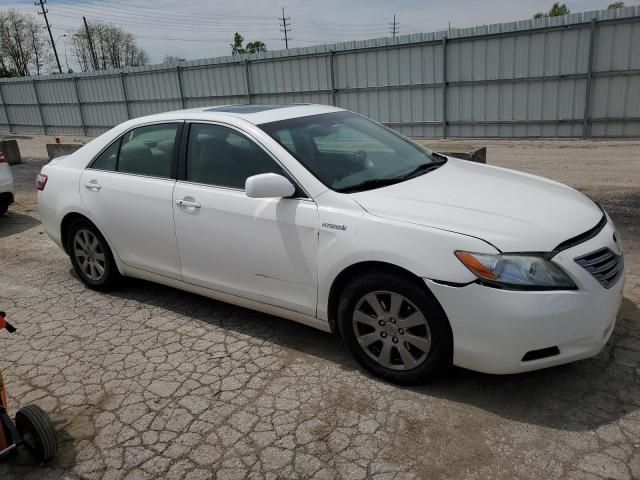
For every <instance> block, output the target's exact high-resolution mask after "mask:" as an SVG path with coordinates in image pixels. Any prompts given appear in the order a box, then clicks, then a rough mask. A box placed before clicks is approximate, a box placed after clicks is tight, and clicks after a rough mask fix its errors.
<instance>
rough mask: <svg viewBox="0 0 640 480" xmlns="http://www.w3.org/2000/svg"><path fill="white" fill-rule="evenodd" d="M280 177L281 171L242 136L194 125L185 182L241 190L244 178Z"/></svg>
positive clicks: (265, 154)
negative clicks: (262, 175)
mask: <svg viewBox="0 0 640 480" xmlns="http://www.w3.org/2000/svg"><path fill="white" fill-rule="evenodd" d="M260 173H277V174H280V175H283V171H282V168H280V166H278V164H277V163H276V162H275V161H274V160H273V159H272V158H271V157H270V156H269V155H268V154H267V153H266V152H265V151H264V150H263V149H262V148H260V147H259V146H257V145H256V144H255V143H254V142H253V141H251V140H249V139H248V138H247V137H245V136H244V135H242V134H240V133H238V132H236V131H234V130H232V129H230V128H227V127H223V126H221V125H208V124H194V125H192V126H191V131H190V134H189V146H188V149H187V180H188V181H190V182H194V183H204V184H207V185H215V186H220V187H227V188H237V189H241V190H244V184H245V181H246V180H247V178H249V177H251V176H253V175H258V174H260Z"/></svg>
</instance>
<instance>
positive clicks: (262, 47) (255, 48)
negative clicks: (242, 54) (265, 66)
mask: <svg viewBox="0 0 640 480" xmlns="http://www.w3.org/2000/svg"><path fill="white" fill-rule="evenodd" d="M245 50H246V51H247V53H258V52H266V51H267V45H266V44H265V43H264V42H262V41H260V40H256V41H255V42H249V43H247V44H246V45H245Z"/></svg>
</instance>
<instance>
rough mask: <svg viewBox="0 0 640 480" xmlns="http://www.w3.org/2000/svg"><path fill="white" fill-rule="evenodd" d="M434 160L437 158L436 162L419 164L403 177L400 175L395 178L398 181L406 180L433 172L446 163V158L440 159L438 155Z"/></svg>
mask: <svg viewBox="0 0 640 480" xmlns="http://www.w3.org/2000/svg"><path fill="white" fill-rule="evenodd" d="M436 158H438V160H437V161H433V162H429V163H421V164H420V165H418V166H417V167H416V168H414V169H413V170H410V171H409V172H407V173H405V174H404V175H401V176H400V177H397V178H398V179H399V180H408V179H410V178H414V177H417V176H419V175H422V174H425V173H427V172H431V171H433V170H435V169H437V168H440V167H441V166H442V165H444V164H445V163H447V159H446V157H444V158H441V157H440V155H438V157H436Z"/></svg>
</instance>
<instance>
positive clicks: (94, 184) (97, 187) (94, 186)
mask: <svg viewBox="0 0 640 480" xmlns="http://www.w3.org/2000/svg"><path fill="white" fill-rule="evenodd" d="M84 188H88V189H89V190H100V189H101V188H102V185H100V184H99V183H98V182H96V181H95V180H94V181H91V182H87V183H85V184H84Z"/></svg>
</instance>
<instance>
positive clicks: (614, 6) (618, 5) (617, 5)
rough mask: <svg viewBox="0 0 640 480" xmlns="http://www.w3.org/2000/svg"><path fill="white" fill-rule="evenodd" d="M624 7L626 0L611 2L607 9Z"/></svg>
mask: <svg viewBox="0 0 640 480" xmlns="http://www.w3.org/2000/svg"><path fill="white" fill-rule="evenodd" d="M622 7H624V2H613V3H611V4H609V6H608V7H607V10H614V9H616V8H622Z"/></svg>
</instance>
